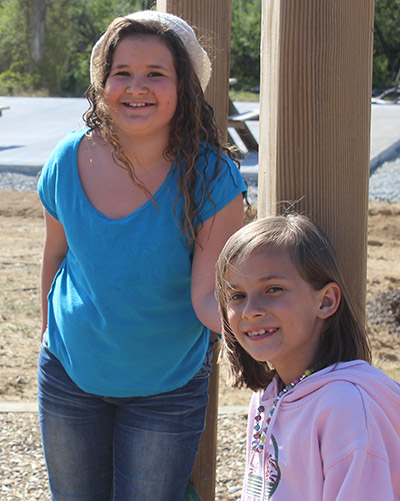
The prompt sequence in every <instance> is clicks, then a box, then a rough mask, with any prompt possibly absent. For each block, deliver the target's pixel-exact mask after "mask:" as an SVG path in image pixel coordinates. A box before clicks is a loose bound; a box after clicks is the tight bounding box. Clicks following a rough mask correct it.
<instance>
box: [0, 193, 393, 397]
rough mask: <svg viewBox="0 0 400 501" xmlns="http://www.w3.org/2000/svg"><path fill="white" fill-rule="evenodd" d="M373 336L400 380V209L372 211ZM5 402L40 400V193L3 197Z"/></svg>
mask: <svg viewBox="0 0 400 501" xmlns="http://www.w3.org/2000/svg"><path fill="white" fill-rule="evenodd" d="M368 221H369V223H368V243H369V245H368V284H367V287H368V293H367V303H368V305H367V312H368V311H369V314H368V318H369V331H370V339H371V345H372V350H373V356H374V364H375V365H377V366H378V367H379V368H381V369H382V370H384V371H385V372H387V373H388V374H389V375H390V376H392V377H393V378H395V379H397V380H400V204H379V203H374V204H371V205H370V209H369V220H368ZM0 235H1V239H0V400H1V401H34V400H36V362H37V356H38V350H39V337H40V294H39V293H40V290H39V273H40V260H41V251H42V241H43V236H44V228H43V218H42V210H41V207H40V203H39V201H38V198H37V195H36V193H33V192H17V191H4V190H3V191H0ZM249 398H250V391H249V390H233V389H231V388H229V387H228V386H227V385H226V384H225V370H224V368H223V367H221V378H220V393H219V403H220V405H247V403H248V401H249Z"/></svg>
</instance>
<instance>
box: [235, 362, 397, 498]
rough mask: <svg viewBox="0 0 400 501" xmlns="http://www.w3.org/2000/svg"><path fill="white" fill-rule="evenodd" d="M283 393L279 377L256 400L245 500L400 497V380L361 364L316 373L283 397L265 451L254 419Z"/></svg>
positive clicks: (253, 402)
mask: <svg viewBox="0 0 400 501" xmlns="http://www.w3.org/2000/svg"><path fill="white" fill-rule="evenodd" d="M277 392H278V380H277V379H276V378H275V379H274V380H273V381H272V383H271V384H270V385H269V386H268V388H267V389H266V390H265V391H259V392H257V393H254V395H253V398H252V400H251V403H250V410H249V418H248V439H247V465H246V475H245V482H244V487H243V494H242V501H260V500H267V499H273V500H281V501H303V500H309V501H318V500H323V501H331V500H336V501H361V500H362V501H381V500H382V501H391V500H400V385H399V383H397V382H395V381H393V380H392V379H390V378H389V377H388V376H386V374H384V373H383V372H381V371H379V370H378V369H376V368H374V367H371V366H370V365H369V364H367V363H366V362H363V361H361V360H355V361H353V362H344V363H339V364H336V365H332V366H330V367H328V368H326V369H324V370H321V371H319V372H316V373H315V374H312V375H311V376H309V377H307V378H306V379H304V380H303V381H301V382H300V383H299V384H298V385H297V386H295V387H294V388H293V389H292V390H290V391H289V392H288V393H286V395H284V396H283V397H282V398H281V399H280V400H279V402H278V404H277V407H276V409H275V412H274V414H273V415H272V420H271V423H270V425H269V428H268V431H267V436H266V437H265V438H266V440H265V444H269V445H268V446H266V447H265V451H264V453H261V454H260V453H257V452H254V451H253V450H252V449H251V442H252V440H253V434H254V433H255V432H254V429H253V427H254V418H255V416H256V414H257V408H258V407H259V406H260V405H263V406H264V407H265V409H266V410H265V412H264V413H263V420H265V416H266V415H268V412H269V409H270V408H271V405H272V401H273V399H274V398H275V397H276V395H277ZM261 423H262V422H261V421H260V422H259V424H260V425H261Z"/></svg>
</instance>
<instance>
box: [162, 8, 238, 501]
mask: <svg viewBox="0 0 400 501" xmlns="http://www.w3.org/2000/svg"><path fill="white" fill-rule="evenodd" d="M157 10H159V11H162V12H170V13H172V14H175V15H177V16H180V17H182V18H183V19H185V21H187V22H188V23H189V24H190V25H191V26H192V27H193V29H194V30H195V32H196V34H197V36H198V38H199V40H200V41H201V44H202V45H203V47H204V48H205V49H206V51H207V53H208V55H209V57H210V59H211V62H212V66H213V72H212V77H211V80H210V83H209V84H208V87H207V90H206V98H207V100H208V102H209V103H210V104H211V105H212V106H213V108H214V111H215V116H216V119H217V123H218V126H219V128H220V130H221V131H223V134H225V139H226V134H227V120H228V105H229V96H228V92H229V55H230V29H231V17H232V16H231V14H232V0H219V1H218V2H216V1H214V0H202V1H201V2H198V1H193V0H157ZM218 372H219V371H218V365H217V364H216V359H215V357H214V362H213V370H212V373H211V379H210V386H209V395H210V397H209V404H208V408H207V418H206V429H205V431H204V433H203V437H202V439H201V443H200V448H199V452H198V455H197V459H196V463H195V466H194V469H193V474H192V482H193V484H194V487H195V489H196V491H197V493H198V494H199V495H200V497H201V499H202V500H203V501H213V500H214V499H215V472H216V452H217V417H218Z"/></svg>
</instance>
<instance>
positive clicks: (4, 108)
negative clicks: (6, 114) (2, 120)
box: [0, 106, 10, 117]
mask: <svg viewBox="0 0 400 501" xmlns="http://www.w3.org/2000/svg"><path fill="white" fill-rule="evenodd" d="M9 109H10V107H9V106H0V117H1V115H2V114H3V111H4V110H9Z"/></svg>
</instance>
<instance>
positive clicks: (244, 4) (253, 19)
mask: <svg viewBox="0 0 400 501" xmlns="http://www.w3.org/2000/svg"><path fill="white" fill-rule="evenodd" d="M260 40H261V0H233V1H232V27H231V70H230V76H231V77H234V78H236V79H237V87H238V88H239V89H246V88H247V89H253V88H255V87H258V86H259V85H260Z"/></svg>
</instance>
